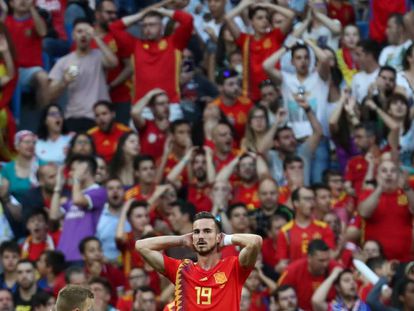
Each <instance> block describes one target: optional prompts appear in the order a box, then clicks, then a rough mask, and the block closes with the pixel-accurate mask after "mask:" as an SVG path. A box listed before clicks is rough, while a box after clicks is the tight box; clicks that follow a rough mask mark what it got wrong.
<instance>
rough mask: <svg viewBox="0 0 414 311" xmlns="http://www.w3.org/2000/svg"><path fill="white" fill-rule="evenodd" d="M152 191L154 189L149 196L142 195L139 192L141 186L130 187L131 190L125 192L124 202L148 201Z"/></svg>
mask: <svg viewBox="0 0 414 311" xmlns="http://www.w3.org/2000/svg"><path fill="white" fill-rule="evenodd" d="M154 190H155V187H154V188H153V190H152V191H151V192H150V193H149V194H143V193H142V192H141V186H140V185H136V186H134V187H132V188H131V189H129V190H128V191H127V192H125V200H130V199H134V200H137V201H148V199H149V198H150V197H151V195H152V194H153V192H154Z"/></svg>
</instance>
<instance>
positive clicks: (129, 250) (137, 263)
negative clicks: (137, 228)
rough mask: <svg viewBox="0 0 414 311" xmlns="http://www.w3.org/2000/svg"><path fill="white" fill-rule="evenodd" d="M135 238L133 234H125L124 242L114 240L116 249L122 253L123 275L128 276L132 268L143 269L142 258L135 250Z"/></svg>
mask: <svg viewBox="0 0 414 311" xmlns="http://www.w3.org/2000/svg"><path fill="white" fill-rule="evenodd" d="M135 242H136V238H135V235H134V232H132V231H131V232H128V233H125V240H124V241H121V240H116V247H117V248H118V249H119V250H120V252H121V253H122V264H123V271H124V275H125V276H128V275H129V272H130V271H131V269H132V268H136V267H138V268H142V267H144V260H143V259H142V256H141V255H140V254H139V253H138V252H137V250H136V249H135Z"/></svg>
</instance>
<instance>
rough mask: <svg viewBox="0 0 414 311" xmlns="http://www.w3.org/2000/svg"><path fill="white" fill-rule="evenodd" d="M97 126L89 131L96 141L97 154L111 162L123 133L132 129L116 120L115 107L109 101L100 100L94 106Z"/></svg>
mask: <svg viewBox="0 0 414 311" xmlns="http://www.w3.org/2000/svg"><path fill="white" fill-rule="evenodd" d="M93 112H94V114H95V122H96V124H97V126H95V127H93V128H91V129H90V130H89V131H88V135H89V136H91V137H92V140H93V142H94V143H95V148H96V154H97V155H99V156H101V157H102V158H103V159H104V160H105V161H106V163H110V162H111V160H112V157H113V155H114V154H115V151H116V148H117V146H118V141H119V139H120V138H121V136H122V135H124V134H125V133H127V132H130V131H131V129H130V128H129V127H127V126H125V125H123V124H121V123H118V122H115V107H114V105H113V104H111V103H110V102H107V101H104V100H102V101H98V102H97V103H96V104H95V105H94V106H93Z"/></svg>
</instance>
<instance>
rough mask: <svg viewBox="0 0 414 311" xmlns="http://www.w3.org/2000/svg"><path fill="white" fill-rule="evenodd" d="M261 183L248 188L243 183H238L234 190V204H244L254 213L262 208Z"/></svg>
mask: <svg viewBox="0 0 414 311" xmlns="http://www.w3.org/2000/svg"><path fill="white" fill-rule="evenodd" d="M258 192H259V183H258V182H257V183H255V184H254V185H253V186H251V187H248V186H246V185H245V184H244V183H242V182H236V183H235V184H234V190H233V203H237V202H242V203H244V204H246V206H247V208H248V209H249V211H253V210H255V209H256V208H259V206H260V200H259V195H258Z"/></svg>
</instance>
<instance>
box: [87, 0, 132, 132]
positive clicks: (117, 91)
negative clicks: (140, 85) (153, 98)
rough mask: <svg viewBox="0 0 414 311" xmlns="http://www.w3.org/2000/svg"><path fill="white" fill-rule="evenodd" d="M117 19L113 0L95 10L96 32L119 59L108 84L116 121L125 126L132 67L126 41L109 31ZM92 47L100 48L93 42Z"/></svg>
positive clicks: (104, 2)
mask: <svg viewBox="0 0 414 311" xmlns="http://www.w3.org/2000/svg"><path fill="white" fill-rule="evenodd" d="M116 18H117V7H116V5H115V2H114V1H113V0H104V1H100V2H97V4H96V9H95V21H96V23H95V32H96V33H97V34H98V35H99V36H101V38H102V41H103V42H105V44H106V45H107V46H108V47H109V48H110V49H111V50H112V52H113V53H114V54H115V55H116V57H117V58H118V66H116V67H115V68H113V69H110V70H108V71H107V82H108V87H109V90H110V94H109V95H110V97H111V101H112V102H113V103H115V112H116V120H117V121H118V122H122V123H123V124H125V125H128V123H129V115H130V110H131V85H130V84H131V82H130V77H131V75H132V66H131V63H130V60H129V54H128V46H127V45H126V44H127V42H125V40H121V39H120V38H118V37H115V36H114V35H113V34H112V33H111V32H110V31H109V24H110V23H112V22H114V21H115V20H116ZM92 45H93V46H94V47H95V48H98V46H97V45H96V43H95V42H94V41H93V42H92Z"/></svg>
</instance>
